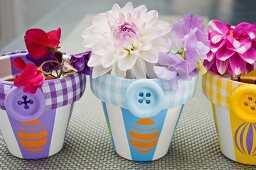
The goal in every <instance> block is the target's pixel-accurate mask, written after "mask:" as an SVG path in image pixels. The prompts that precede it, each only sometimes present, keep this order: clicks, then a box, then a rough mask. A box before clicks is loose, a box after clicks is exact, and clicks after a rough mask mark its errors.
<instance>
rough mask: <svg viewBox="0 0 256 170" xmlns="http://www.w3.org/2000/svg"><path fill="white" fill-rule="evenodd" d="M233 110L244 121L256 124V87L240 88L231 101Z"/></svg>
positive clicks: (249, 85) (244, 86) (245, 86)
mask: <svg viewBox="0 0 256 170" xmlns="http://www.w3.org/2000/svg"><path fill="white" fill-rule="evenodd" d="M230 104H231V109H232V110H233V112H234V113H235V114H236V115H237V116H238V117H239V118H241V119H242V120H244V121H246V122H251V123H252V122H254V123H255V122H256V85H253V84H246V85H243V86H240V87H238V88H237V89H236V90H235V91H234V92H233V94H232V96H231V99H230Z"/></svg>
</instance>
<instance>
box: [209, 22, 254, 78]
mask: <svg viewBox="0 0 256 170" xmlns="http://www.w3.org/2000/svg"><path fill="white" fill-rule="evenodd" d="M208 38H209V40H210V49H211V51H210V52H209V53H208V56H207V59H206V60H205V61H204V65H205V66H206V68H207V69H209V70H211V71H213V72H215V73H217V74H220V75H224V74H229V75H230V76H231V77H237V76H239V75H241V74H246V73H248V72H250V71H252V70H253V69H254V67H255V61H256V24H249V23H245V22H243V23H240V24H238V25H237V26H232V25H230V24H225V23H223V22H222V21H220V20H212V21H210V22H209V32H208Z"/></svg>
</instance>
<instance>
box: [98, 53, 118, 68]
mask: <svg viewBox="0 0 256 170" xmlns="http://www.w3.org/2000/svg"><path fill="white" fill-rule="evenodd" d="M116 61H117V58H116V57H115V56H114V55H113V54H110V55H107V56H103V57H102V58H101V65H102V66H103V67H104V68H108V67H110V66H112V65H113V64H114V63H115V62H116Z"/></svg>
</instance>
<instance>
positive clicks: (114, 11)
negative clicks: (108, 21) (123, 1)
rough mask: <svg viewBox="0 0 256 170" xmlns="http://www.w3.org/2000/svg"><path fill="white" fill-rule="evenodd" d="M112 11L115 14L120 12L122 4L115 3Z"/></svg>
mask: <svg viewBox="0 0 256 170" xmlns="http://www.w3.org/2000/svg"><path fill="white" fill-rule="evenodd" d="M112 12H113V13H114V14H118V13H120V12H121V8H120V6H119V5H118V4H114V5H113V7H112Z"/></svg>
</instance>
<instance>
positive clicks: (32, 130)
mask: <svg viewBox="0 0 256 170" xmlns="http://www.w3.org/2000/svg"><path fill="white" fill-rule="evenodd" d="M47 135H48V131H47V130H46V129H45V127H44V126H43V125H41V121H40V120H34V121H30V122H22V123H21V125H20V127H19V131H18V132H17V137H18V142H19V144H20V146H21V147H24V149H25V150H26V151H28V152H40V151H42V150H43V149H44V146H45V145H46V144H47V141H48V138H47Z"/></svg>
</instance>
